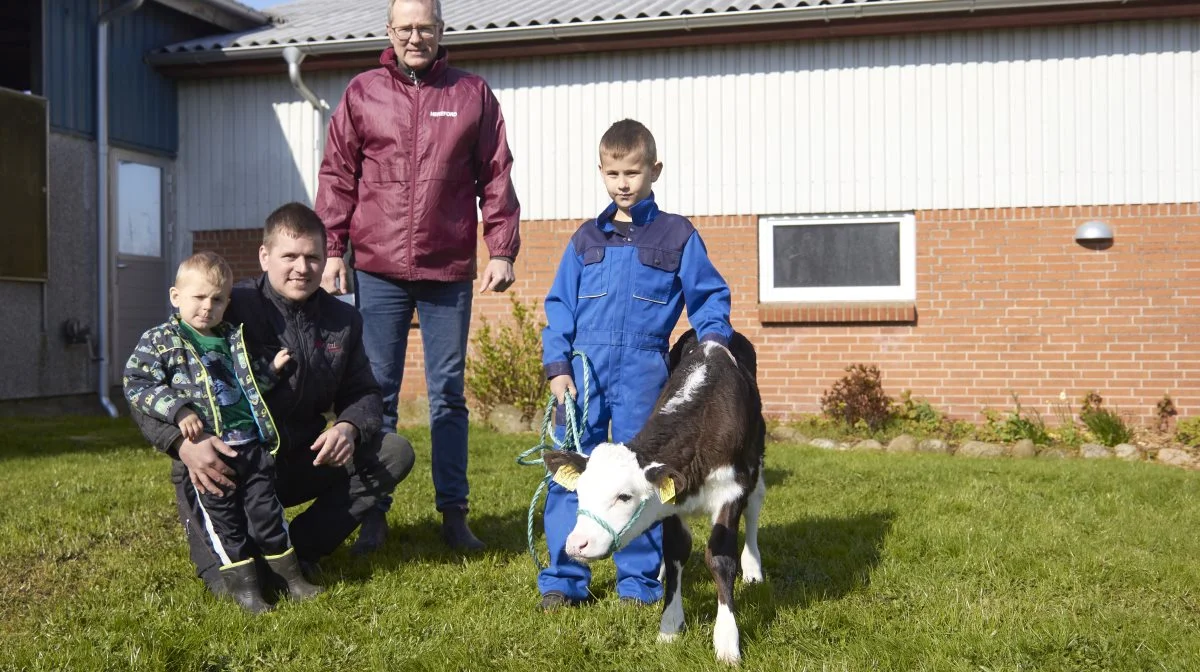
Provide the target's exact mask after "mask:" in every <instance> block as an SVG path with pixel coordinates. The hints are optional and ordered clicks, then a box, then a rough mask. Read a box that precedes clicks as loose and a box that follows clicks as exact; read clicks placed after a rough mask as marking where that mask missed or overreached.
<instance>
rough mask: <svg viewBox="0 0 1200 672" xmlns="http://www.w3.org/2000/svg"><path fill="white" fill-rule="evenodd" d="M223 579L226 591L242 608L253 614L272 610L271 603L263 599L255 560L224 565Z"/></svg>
mask: <svg viewBox="0 0 1200 672" xmlns="http://www.w3.org/2000/svg"><path fill="white" fill-rule="evenodd" d="M221 579H222V581H223V582H224V583H225V590H226V592H227V593H228V594H229V596H230V597H232V598H233V601H234V602H237V603H238V606H240V607H241V608H243V609H245V610H246V611H249V612H250V613H252V614H261V613H263V612H267V611H270V610H271V608H272V607H271V605H270V604H268V603H267V602H266V601H265V600H263V596H262V591H261V590H259V588H258V570H256V569H255V567H254V561H253V560H247V561H245V562H240V563H238V564H236V565H232V566H230V567H222V568H221Z"/></svg>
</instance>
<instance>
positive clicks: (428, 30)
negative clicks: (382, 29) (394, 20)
mask: <svg viewBox="0 0 1200 672" xmlns="http://www.w3.org/2000/svg"><path fill="white" fill-rule="evenodd" d="M388 30H390V31H392V35H395V36H396V39H397V40H400V41H401V42H407V41H409V40H411V39H412V34H413V33H414V32H415V33H416V34H417V35H420V36H421V39H422V40H432V39H433V38H435V37H437V34H438V27H437V26H436V25H433V26H412V27H411V28H409V27H403V26H388Z"/></svg>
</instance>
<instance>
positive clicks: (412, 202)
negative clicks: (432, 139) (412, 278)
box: [405, 73, 421, 274]
mask: <svg viewBox="0 0 1200 672" xmlns="http://www.w3.org/2000/svg"><path fill="white" fill-rule="evenodd" d="M412 79H413V86H414V87H415V89H416V93H415V94H413V123H412V142H411V143H409V149H410V151H411V152H412V172H411V173H409V185H408V221H409V226H407V227H405V228H407V229H408V272H409V273H410V274H411V273H412V272H413V269H414V268H415V267H414V264H415V263H416V262H415V261H414V260H413V247H414V246H415V245H416V243H415V241H414V240H413V238H414V237H415V236H416V230H415V228H416V227H414V226H412V222H415V221H417V168H418V161H417V156H418V153H419V151H420V149H419V148H418V147H417V136H418V135H419V131H418V129H419V128H420V125H421V79H420V78H419V77H417V76H416V74H415V73H414V74H413V78H412Z"/></svg>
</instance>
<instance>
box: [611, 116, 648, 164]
mask: <svg viewBox="0 0 1200 672" xmlns="http://www.w3.org/2000/svg"><path fill="white" fill-rule="evenodd" d="M636 152H641V154H642V158H643V159H645V160H646V163H648V164H650V165H654V164H656V163H658V147H657V146H656V145H655V144H654V134H653V133H651V132H650V129H648V128H646V126H645V125H644V124H642V122H640V121H634V120H633V119H622V120H621V121H618V122H617V123H615V124H613V125H612V126H609V127H608V130H607V131H605V132H604V136H603V137H601V138H600V153H601V154H608V155H609V156H611V157H613V158H614V159H619V158H622V157H624V156H625V155H627V154H633V153H636Z"/></svg>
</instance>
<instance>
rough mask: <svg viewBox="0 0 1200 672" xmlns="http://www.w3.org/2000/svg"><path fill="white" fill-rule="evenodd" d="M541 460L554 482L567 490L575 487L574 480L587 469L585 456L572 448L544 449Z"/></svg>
mask: <svg viewBox="0 0 1200 672" xmlns="http://www.w3.org/2000/svg"><path fill="white" fill-rule="evenodd" d="M542 461H543V462H545V463H546V471H548V472H550V473H551V474H552V476H551V478H552V479H553V480H554V482H555V483H558V484H559V485H561V486H562V487H564V488H566V489H567V490H574V489H575V481H578V480H579V476H580V475H581V474H583V470H584V469H587V456H586V455H584V454H583V453H577V452H575V451H573V450H544V451H542Z"/></svg>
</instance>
